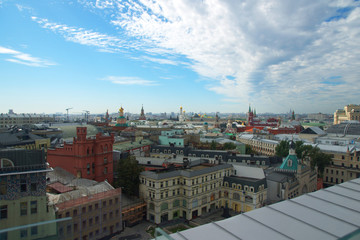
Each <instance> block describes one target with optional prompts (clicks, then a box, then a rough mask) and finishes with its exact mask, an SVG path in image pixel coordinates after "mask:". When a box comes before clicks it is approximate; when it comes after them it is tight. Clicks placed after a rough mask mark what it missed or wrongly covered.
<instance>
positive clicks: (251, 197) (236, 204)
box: [221, 182, 267, 212]
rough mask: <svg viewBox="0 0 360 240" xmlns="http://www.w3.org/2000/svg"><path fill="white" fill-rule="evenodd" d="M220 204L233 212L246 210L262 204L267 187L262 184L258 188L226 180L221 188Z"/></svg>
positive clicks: (265, 196)
mask: <svg viewBox="0 0 360 240" xmlns="http://www.w3.org/2000/svg"><path fill="white" fill-rule="evenodd" d="M222 190H223V191H222V194H223V196H222V198H221V199H222V204H221V206H226V205H227V206H228V207H229V208H231V209H232V210H233V211H235V212H248V211H251V210H253V209H256V208H260V207H262V206H264V203H265V201H266V199H267V188H266V187H265V185H264V184H262V185H261V186H260V187H259V189H258V190H257V189H254V187H252V186H248V185H242V184H236V183H232V184H231V185H230V184H229V183H228V182H225V183H224V186H223V188H222Z"/></svg>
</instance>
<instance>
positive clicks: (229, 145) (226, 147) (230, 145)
mask: <svg viewBox="0 0 360 240" xmlns="http://www.w3.org/2000/svg"><path fill="white" fill-rule="evenodd" d="M235 148H236V145H235V144H234V143H232V142H227V143H224V145H223V149H224V150H232V149H235Z"/></svg>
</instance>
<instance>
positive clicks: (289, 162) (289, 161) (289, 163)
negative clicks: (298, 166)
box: [288, 159, 292, 167]
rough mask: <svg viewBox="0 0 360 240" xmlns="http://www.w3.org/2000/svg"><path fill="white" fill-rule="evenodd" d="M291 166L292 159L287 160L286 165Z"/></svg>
mask: <svg viewBox="0 0 360 240" xmlns="http://www.w3.org/2000/svg"><path fill="white" fill-rule="evenodd" d="M291 166H292V160H290V159H289V160H288V167H291Z"/></svg>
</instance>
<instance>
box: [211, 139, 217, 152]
mask: <svg viewBox="0 0 360 240" xmlns="http://www.w3.org/2000/svg"><path fill="white" fill-rule="evenodd" d="M216 146H217V144H216V142H215V141H214V140H213V141H212V142H211V144H210V149H211V150H216Z"/></svg>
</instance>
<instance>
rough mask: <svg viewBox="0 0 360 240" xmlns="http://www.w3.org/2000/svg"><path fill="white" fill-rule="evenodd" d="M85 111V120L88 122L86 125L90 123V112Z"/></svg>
mask: <svg viewBox="0 0 360 240" xmlns="http://www.w3.org/2000/svg"><path fill="white" fill-rule="evenodd" d="M83 111H84V112H85V120H86V123H88V121H89V115H90V111H89V110H83Z"/></svg>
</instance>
